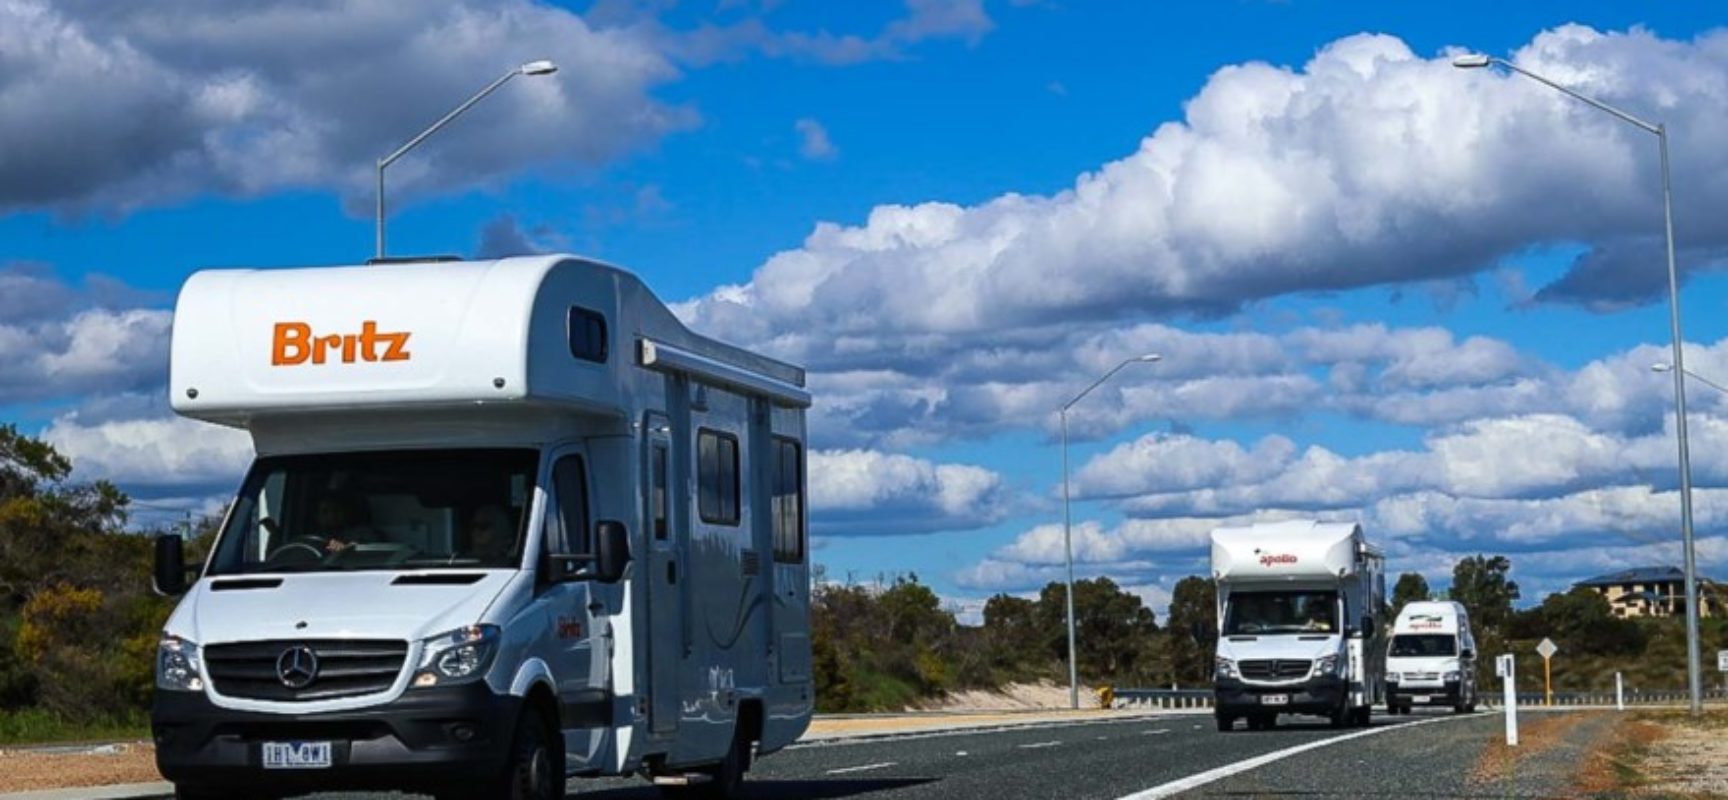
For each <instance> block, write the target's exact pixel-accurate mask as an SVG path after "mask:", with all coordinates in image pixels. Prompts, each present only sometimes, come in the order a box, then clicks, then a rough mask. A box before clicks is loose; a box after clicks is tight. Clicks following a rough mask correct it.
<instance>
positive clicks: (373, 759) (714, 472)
mask: <svg viewBox="0 0 1728 800" xmlns="http://www.w3.org/2000/svg"><path fill="white" fill-rule="evenodd" d="M803 386H804V373H803V371H802V370H801V369H799V368H797V367H793V366H790V365H788V364H784V363H780V362H777V361H774V360H771V359H769V358H766V357H764V356H761V355H758V354H755V353H751V352H747V351H745V350H741V349H739V348H736V347H732V346H728V345H725V344H721V343H719V342H716V341H714V340H711V339H707V338H704V337H701V336H698V335H696V334H694V333H692V332H690V331H689V330H687V329H686V328H685V327H684V325H683V324H681V323H680V322H679V321H678V319H677V318H676V317H674V316H673V314H672V313H671V312H670V311H669V310H668V309H667V307H666V306H665V305H664V304H662V303H661V302H660V301H659V300H657V299H656V298H655V297H654V295H653V294H651V293H650V292H649V290H648V289H647V288H646V287H644V286H643V284H642V283H641V282H640V281H639V280H638V279H637V278H636V277H634V276H633V275H631V274H629V273H627V272H624V271H621V270H618V269H615V268H613V267H609V266H605V265H601V264H597V263H594V262H591V261H585V260H582V259H578V258H573V257H568V256H540V257H525V258H510V259H504V260H498V261H476V262H443V263H430V262H428V263H408V264H381V265H377V266H361V267H337V268H319V269H285V270H260V271H252V270H220V271H206V272H200V273H198V274H195V275H193V276H192V277H191V279H189V280H188V281H187V283H186V285H185V287H184V288H183V289H182V290H181V293H180V297H179V302H178V306H177V309H176V313H175V318H174V331H173V343H172V368H171V374H170V391H171V392H172V402H173V407H174V409H175V411H177V412H178V413H180V414H182V415H185V416H187V417H191V418H194V419H199V420H204V421H208V422H212V423H217V424H222V425H228V426H232V427H236V428H241V429H244V430H246V431H248V432H250V434H251V437H252V442H253V446H254V449H255V450H256V453H257V457H256V460H255V461H254V463H253V465H252V467H251V469H250V471H249V472H248V474H247V475H246V477H245V480H244V483H243V484H242V486H241V488H240V490H239V493H238V495H237V496H236V498H235V499H234V501H233V503H232V504H231V505H230V507H229V510H228V513H227V515H226V517H225V519H224V521H223V523H222V526H221V529H220V532H219V534H218V536H217V538H216V539H215V542H214V544H213V545H212V546H211V552H210V555H209V556H208V558H207V559H206V560H205V561H204V562H203V563H202V565H201V566H196V567H190V568H189V567H188V566H187V565H186V564H185V562H184V556H183V554H182V544H181V541H180V540H179V539H178V538H175V537H164V538H161V539H159V540H158V541H157V554H156V555H157V567H156V583H157V587H158V589H159V590H160V591H163V592H164V593H167V594H184V599H182V600H181V601H180V603H179V605H178V607H177V608H176V609H175V610H174V612H173V615H172V616H171V617H170V618H169V620H168V622H167V624H166V626H165V628H164V630H163V635H162V641H161V645H160V648H159V652H158V657H157V672H156V686H157V691H156V694H155V700H154V704H153V707H152V713H151V728H152V732H153V735H154V739H155V743H156V758H157V763H158V766H159V767H160V769H161V771H162V774H163V775H164V776H166V777H167V778H168V779H169V780H170V781H173V782H174V784H175V786H176V790H177V793H178V795H179V796H181V797H240V796H248V795H257V794H259V793H266V794H270V795H276V794H281V793H294V792H302V791H315V790H325V789H334V788H382V789H404V790H413V791H421V792H429V793H433V794H436V795H437V796H438V797H440V798H451V797H476V798H551V797H563V796H564V783H565V778H566V777H568V776H598V775H628V774H638V775H642V776H645V777H648V778H650V779H652V780H653V781H654V782H656V783H658V784H661V785H662V786H665V787H673V790H674V791H677V790H678V789H677V788H676V787H685V788H689V789H693V790H700V791H703V792H705V793H708V794H719V795H727V794H730V793H732V792H734V791H735V790H736V789H737V787H738V785H739V782H740V781H741V779H742V775H743V773H744V771H745V770H747V769H748V768H749V766H750V761H751V759H752V758H753V757H755V756H759V755H762V754H765V753H771V752H773V751H775V750H778V749H780V748H783V747H785V746H786V745H788V744H790V743H791V742H793V741H795V740H796V739H797V738H798V737H799V736H800V735H801V734H802V733H803V731H804V729H805V727H806V725H807V724H808V722H809V719H810V713H811V710H812V707H813V701H814V689H813V687H812V685H811V671H810V638H809V600H810V596H809V589H810V586H809V569H808V563H809V562H808V553H807V545H806V541H807V540H806V510H805V498H806V476H805V452H804V442H805V422H804V415H805V409H806V408H807V407H808V405H809V403H810V398H809V395H808V393H807V392H806V391H805V389H804V388H803Z"/></svg>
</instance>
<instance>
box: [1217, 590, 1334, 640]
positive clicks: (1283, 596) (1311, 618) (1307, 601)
mask: <svg viewBox="0 0 1728 800" xmlns="http://www.w3.org/2000/svg"><path fill="white" fill-rule="evenodd" d="M1337 632H1338V593H1337V592H1318V591H1316V592H1308V591H1275V592H1235V593H1233V594H1231V595H1230V603H1229V607H1228V610H1227V611H1226V612H1225V617H1224V635H1225V636H1260V635H1265V634H1276V633H1337Z"/></svg>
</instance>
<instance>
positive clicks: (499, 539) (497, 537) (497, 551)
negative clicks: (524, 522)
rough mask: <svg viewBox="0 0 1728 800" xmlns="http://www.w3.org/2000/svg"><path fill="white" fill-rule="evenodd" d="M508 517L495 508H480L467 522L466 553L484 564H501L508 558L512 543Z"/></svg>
mask: <svg viewBox="0 0 1728 800" xmlns="http://www.w3.org/2000/svg"><path fill="white" fill-rule="evenodd" d="M511 527H512V526H511V525H510V515H509V514H506V513H504V509H501V508H499V507H497V506H492V505H487V506H481V507H479V508H477V509H475V510H474V516H473V517H471V518H470V519H469V521H468V551H469V554H470V555H471V556H473V557H474V558H477V559H479V560H481V561H485V562H492V563H497V562H502V561H504V560H505V559H507V558H509V556H510V550H511V547H512V545H514V544H515V542H514V541H512V540H513V539H514V538H515V537H513V536H511V535H510V534H511Z"/></svg>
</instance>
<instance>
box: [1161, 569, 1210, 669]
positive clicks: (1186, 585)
mask: <svg viewBox="0 0 1728 800" xmlns="http://www.w3.org/2000/svg"><path fill="white" fill-rule="evenodd" d="M1164 628H1165V630H1164V635H1165V641H1166V643H1167V651H1168V653H1169V655H1170V677H1171V678H1172V679H1173V680H1175V681H1176V682H1178V683H1187V684H1199V683H1207V682H1209V681H1211V680H1212V655H1213V652H1214V649H1215V647H1216V646H1217V639H1218V583H1217V582H1216V581H1214V580H1212V579H1210V578H1202V577H1200V576H1198V575H1190V576H1188V577H1186V578H1183V579H1182V580H1180V581H1177V582H1176V588H1175V590H1174V591H1172V592H1171V594H1170V617H1169V619H1168V620H1166V625H1165V626H1164Z"/></svg>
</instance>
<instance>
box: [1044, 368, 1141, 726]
mask: <svg viewBox="0 0 1728 800" xmlns="http://www.w3.org/2000/svg"><path fill="white" fill-rule="evenodd" d="M1163 358H1164V357H1163V356H1161V355H1158V354H1157V353H1147V354H1146V355H1143V356H1136V357H1134V358H1130V359H1126V360H1124V361H1123V362H1122V363H1120V364H1117V365H1116V366H1115V367H1114V368H1112V369H1111V370H1110V371H1109V372H1106V373H1104V377H1102V378H1099V379H1098V380H1095V381H1093V382H1092V385H1091V386H1088V387H1086V389H1085V391H1082V392H1081V393H1079V394H1077V395H1074V399H1073V400H1069V401H1068V402H1066V403H1063V404H1062V409H1061V410H1060V411H1058V412H1057V414H1059V415H1060V416H1061V417H1062V551H1063V553H1064V556H1065V558H1066V559H1067V562H1068V707H1069V708H1075V709H1078V708H1079V707H1080V670H1079V667H1078V666H1076V662H1075V660H1074V532H1073V523H1072V519H1071V518H1070V516H1069V514H1068V409H1070V408H1072V407H1073V406H1074V404H1075V403H1078V402H1080V398H1083V397H1085V396H1086V395H1088V394H1091V393H1092V390H1093V389H1096V388H1098V387H1099V386H1102V385H1103V384H1104V382H1105V381H1107V380H1110V377H1111V376H1113V375H1115V374H1116V373H1118V372H1121V371H1122V368H1123V367H1126V366H1128V365H1129V364H1150V363H1152V362H1154V361H1159V360H1162V359H1163Z"/></svg>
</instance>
